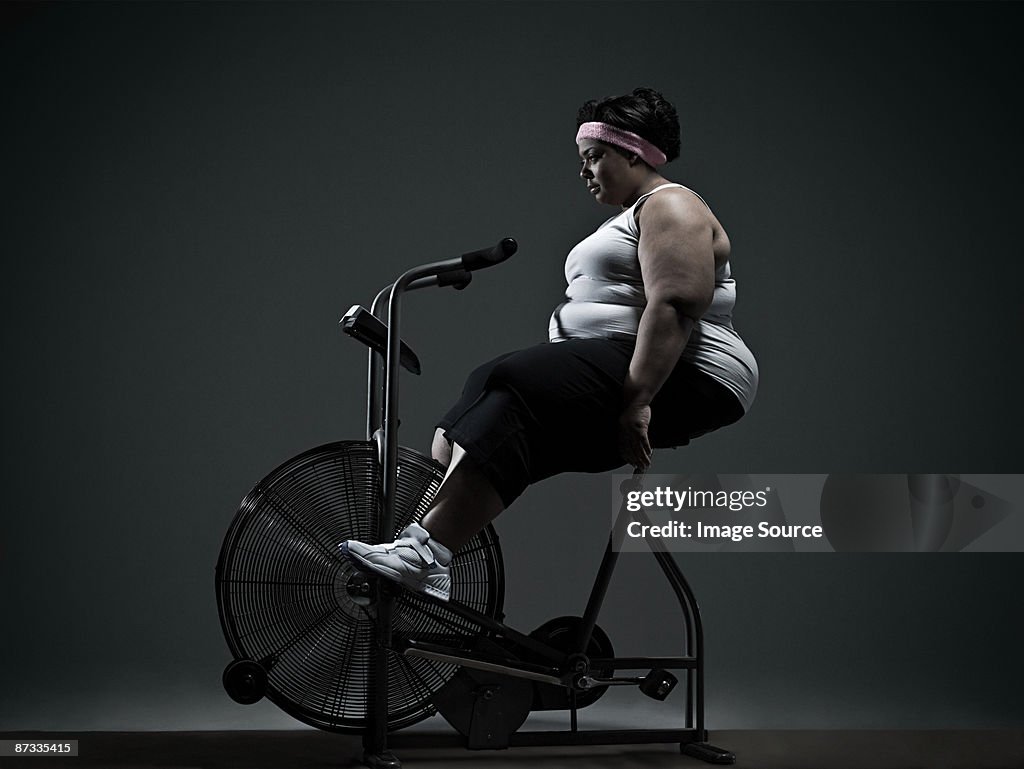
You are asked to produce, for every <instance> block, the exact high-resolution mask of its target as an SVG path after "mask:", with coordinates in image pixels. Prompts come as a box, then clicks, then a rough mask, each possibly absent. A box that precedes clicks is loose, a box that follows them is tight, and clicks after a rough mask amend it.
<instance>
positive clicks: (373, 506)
mask: <svg viewBox="0 0 1024 769" xmlns="http://www.w3.org/2000/svg"><path fill="white" fill-rule="evenodd" d="M516 249H517V245H516V242H515V241H514V240H512V239H511V238H506V239H504V240H502V241H500V242H499V243H498V244H497V245H496V246H494V247H492V248H487V249H481V250H479V251H474V252H470V253H467V254H464V255H463V256H462V257H460V258H455V259H449V260H445V261H439V262H433V263H430V264H425V265H422V266H419V267H415V268H413V269H411V270H408V271H407V272H405V273H403V274H402V275H401V276H400V277H399V278H398V279H397V280H396V281H395V282H394V283H392V284H390V285H388V286H386V287H385V288H384V289H382V290H381V291H380V292H379V293H378V294H377V296H376V298H375V299H374V301H373V303H372V305H371V308H370V310H367V309H366V308H364V307H361V306H358V305H357V306H354V307H352V308H351V309H350V310H349V311H348V312H347V313H346V314H345V316H344V318H342V321H341V325H342V328H343V330H344V331H345V332H346V333H347V334H348V335H350V336H352V337H353V338H355V339H357V340H358V341H360V342H362V343H363V344H365V345H366V346H367V347H369V360H368V374H367V404H366V405H367V422H366V439H365V440H359V441H342V442H337V443H330V444H326V445H323V446H319V447H317V448H314V449H310V450H309V451H306V452H304V453H302V454H300V455H298V456H296V457H294V458H293V459H290V460H288V461H287V462H285V463H284V464H282V465H281V466H280V467H278V468H277V469H276V470H274V471H273V472H271V473H270V474H269V475H268V476H267V477H265V478H264V479H263V480H261V481H260V482H259V483H257V484H256V486H255V487H254V488H253V489H252V491H250V492H249V493H248V494H247V495H246V496H245V498H244V499H243V500H242V503H241V505H240V507H239V509H238V511H237V513H236V514H235V517H234V519H233V521H232V523H231V526H230V528H229V529H228V532H227V534H226V536H225V539H224V543H223V546H222V548H221V552H220V558H219V560H218V563H217V570H216V589H217V606H218V611H219V614H220V620H221V625H222V627H223V630H224V634H225V637H226V639H227V643H228V646H229V647H230V650H231V653H232V654H233V656H234V660H233V661H232V662H231V663H230V664H229V665H228V666H227V668H226V669H225V671H224V675H223V684H224V687H225V689H226V690H227V692H228V694H229V695H230V696H231V697H232V699H234V700H235V701H237V702H239V703H243V704H251V703H254V702H257V701H259V700H260V699H262V698H263V697H267V698H268V699H269V700H270V701H272V702H273V703H274V704H275V705H277V706H278V707H279V708H281V709H282V710H284V711H285V712H286V713H288V714H290V715H291V716H293V717H294V718H296V719H298V720H300V721H302V722H304V723H307V724H310V725H312V726H315V727H318V728H320V729H324V730H327V731H333V732H340V733H357V734H360V735H362V743H363V749H364V753H363V762H364V763H365V764H366V765H367V766H370V767H388V768H395V767H400V766H401V762H400V761H399V760H398V759H397V758H396V757H395V755H394V754H393V753H391V752H390V750H389V748H392V747H452V746H462V747H466V748H469V749H471V750H480V749H502V748H508V747H515V746H528V745H529V746H549V745H550V746H555V745H619V744H646V743H677V744H679V746H680V749H681V752H683V753H684V754H687V755H690V756H694V757H696V758H700V759H702V760H704V761H708V762H711V763H718V764H728V763H733V761H734V760H735V757H734V756H733V754H731V753H730V752H728V751H726V750H723V749H721V748H716V747H714V746H712V745H709V744H708V743H707V742H706V740H707V731H706V730H705V727H704V641H703V630H702V626H701V619H700V611H699V609H698V607H697V603H696V600H695V599H694V596H693V592H692V591H691V589H690V587H689V585H688V584H687V582H686V580H685V578H684V577H683V575H682V573H681V572H680V570H679V568H678V566H677V565H676V563H675V560H674V559H673V558H672V557H671V555H670V554H669V553H668V552H667V551H666V550H665V548H664V546H663V545H662V544H661V542H660V541H659V540H657V539H649V540H648V544H649V545H650V547H651V550H652V553H653V554H654V557H655V558H656V559H657V562H658V565H659V566H660V567H661V570H662V572H663V573H664V575H665V577H666V578H667V579H668V581H669V584H670V585H671V587H672V590H673V592H674V593H675V595H676V598H677V599H678V601H679V606H680V609H681V611H682V615H683V626H684V627H683V631H682V633H681V636H680V642H681V646H682V652H681V654H680V656H676V657H616V656H615V653H614V650H613V649H612V645H611V641H610V639H609V638H608V636H607V634H606V633H605V632H604V631H603V630H602V629H601V628H600V626H598V625H597V617H598V613H599V611H600V609H601V604H602V602H603V600H604V597H605V594H606V592H607V589H608V585H609V582H610V580H611V577H612V572H613V570H614V568H615V563H616V560H617V557H618V548H617V545H618V544H619V543H621V541H622V537H623V536H624V533H625V526H626V525H627V523H628V516H627V515H626V514H624V511H620V514H619V516H618V519H617V521H616V522H615V525H614V526H613V530H612V533H611V534H610V536H609V541H608V545H607V548H606V549H605V553H604V558H603V560H602V561H601V565H600V568H599V570H598V573H597V576H596V578H595V580H594V585H593V589H592V591H591V594H590V598H589V601H588V602H587V606H586V608H585V610H584V612H583V614H582V616H563V617H556V618H554V619H552V620H550V621H548V622H545V623H544V624H543V625H541V626H540V627H538V628H537V629H535V630H533V631H532V632H530V633H521V632H519V631H517V630H515V629H513V628H511V627H509V626H508V625H506V624H505V623H504V622H503V620H504V613H503V599H504V568H503V564H502V557H501V548H500V546H499V543H498V536H497V534H496V533H495V531H494V528H493V526H491V525H488V526H487V527H486V528H485V529H484V530H483V531H481V532H480V533H478V534H477V535H476V536H475V537H474V538H473V539H472V540H471V541H470V542H469V543H468V544H467V545H465V546H464V547H463V548H462V549H461V550H459V552H458V553H456V554H455V557H454V559H453V561H452V564H451V567H450V568H451V578H452V589H451V599H450V600H449V601H447V602H446V601H441V600H438V599H435V598H432V597H430V596H428V595H425V594H420V593H415V592H412V591H409V590H406V589H404V588H403V587H402V586H400V585H398V584H396V583H393V582H391V581H389V580H384V579H379V578H378V577H376V576H375V575H370V574H365V573H362V572H360V571H359V570H358V569H356V568H355V567H354V566H353V565H352V564H351V563H350V562H349V561H348V559H346V558H344V557H343V556H342V555H341V554H340V552H339V550H338V545H339V543H341V542H342V541H344V540H346V539H358V540H362V541H368V542H385V541H390V540H392V539H394V538H395V536H396V534H397V532H399V531H401V530H402V529H404V528H405V527H406V526H407V525H408V524H409V523H411V522H413V521H418V520H419V519H420V518H421V517H422V516H423V515H424V514H425V513H426V511H427V509H428V508H429V506H430V502H431V500H432V499H433V497H434V494H435V493H436V491H437V489H438V487H439V486H440V484H441V481H442V480H443V478H444V471H445V468H444V467H443V466H442V465H441V464H440V463H438V462H435V461H434V460H432V459H429V458H427V457H425V456H423V455H421V454H419V453H417V452H415V451H412V450H410V449H406V448H403V447H399V445H398V424H399V422H398V393H399V387H398V377H399V368H400V367H401V368H404V369H406V370H408V371H410V372H411V373H413V374H419V373H420V370H421V367H420V362H419V359H418V358H417V356H416V354H415V353H414V352H413V351H412V350H411V349H410V348H409V347H408V346H407V345H406V344H405V343H404V342H402V340H401V337H400V320H401V299H402V297H403V295H404V294H405V293H406V292H408V291H412V290H417V289H421V288H427V287H443V286H451V287H454V288H457V289H462V288H465V287H466V286H467V285H469V283H470V281H471V279H472V276H473V272H474V271H476V270H479V269H482V268H486V267H490V266H492V265H495V264H498V263H500V262H503V261H504V260H506V259H508V258H509V257H510V256H512V255H513V254H514V253H515V252H516ZM385 311H386V323H385V322H384V321H383V320H382V318H383V317H384V316H385ZM641 477H642V476H641V474H639V473H636V474H634V476H633V478H632V479H631V480H629V481H626V482H625V484H624V486H625V485H631V487H637V488H638V484H639V483H640V480H641ZM624 496H625V495H624ZM635 515H636V514H634V517H635ZM640 515H641V516H642V513H641V514H640ZM642 522H643V521H642ZM672 670H676V671H680V670H681V671H684V673H683V675H685V678H686V682H685V685H684V687H683V688H684V690H685V702H684V704H683V707H682V709H681V710H682V713H681V716H682V721H683V723H682V725H681V726H680V727H678V728H670V729H623V730H597V731H595V730H581V729H579V725H578V720H577V712H578V710H579V709H581V708H584V707H587V706H588V705H591V704H593V703H594V702H596V701H597V700H598V699H599V698H600V697H601V696H602V695H603V694H604V693H605V692H606V691H607V690H608V688H609V687H611V686H634V687H637V688H638V689H639V690H640V691H641V692H642V693H643V694H645V695H647V696H649V697H652V698H653V699H655V700H664V699H665V698H666V697H668V695H669V694H670V693H671V692H672V691H673V689H674V688H675V687H676V684H677V683H678V678H677V677H676V675H674V674H673V673H672V672H670V671H672ZM644 671H646V672H644ZM625 672H633V673H634V675H624V674H623V673H625ZM538 710H564V711H568V712H569V729H568V730H565V731H534V732H523V731H519V728H520V727H521V726H522V725H523V723H524V722H525V721H526V718H527V716H528V715H529V713H530V712H531V711H538ZM436 713H440V714H441V715H442V716H443V717H444V718H445V720H446V721H448V723H449V724H451V726H452V727H453V728H454V730H455V731H454V733H449V734H433V733H419V732H417V733H408V732H407V733H405V734H400V733H398V732H399V730H401V729H403V728H404V727H407V726H410V725H412V724H414V723H416V722H418V721H421V720H423V719H425V718H428V717H430V716H432V715H434V714H436Z"/></svg>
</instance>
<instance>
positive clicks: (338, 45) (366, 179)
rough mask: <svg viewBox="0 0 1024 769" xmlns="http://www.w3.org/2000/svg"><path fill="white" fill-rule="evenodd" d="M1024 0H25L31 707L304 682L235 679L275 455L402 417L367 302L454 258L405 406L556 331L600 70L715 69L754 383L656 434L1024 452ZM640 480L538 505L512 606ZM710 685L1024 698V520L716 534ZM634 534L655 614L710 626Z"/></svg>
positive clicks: (12, 403) (1, 704)
mask: <svg viewBox="0 0 1024 769" xmlns="http://www.w3.org/2000/svg"><path fill="white" fill-rule="evenodd" d="M1019 15H1020V14H1019V6H1016V5H1013V4H1007V5H983V4H972V5H957V4H940V5H932V4H911V5H902V4H895V3H893V4H889V3H886V4H880V5H877V4H867V3H863V4H853V5H846V4H795V5H793V4H787V5H774V4H765V5H747V4H716V5H705V4H691V3H681V4H667V3H665V4H662V3H643V4H633V5H628V6H627V5H625V4H615V3H612V4H600V3H585V2H579V3H567V4H557V3H545V4H518V3H500V4H499V3H494V4H483V3H454V4H434V3H415V4H411V5H407V4H399V3H385V4H380V5H375V6H371V5H369V4H332V5H305V4H287V5H284V4H272V3H260V4H254V5H247V4H239V3H226V4H178V5H157V4H141V5H118V4H98V5H91V4H62V5H50V6H44V7H32V8H31V9H29V8H28V7H21V8H13V7H10V6H8V7H5V9H4V18H5V21H4V29H3V36H2V45H0V61H2V67H3V73H4V89H3V90H4V99H3V101H4V115H5V117H4V122H3V125H4V143H3V144H4V150H3V152H4V159H3V166H2V174H3V177H4V184H3V235H2V241H0V242H2V248H3V255H4V260H3V265H4V275H3V281H2V286H3V289H2V291H3V301H2V305H0V307H2V312H3V324H2V329H3V340H4V341H3V357H4V364H5V365H4V370H5V375H4V382H3V396H4V397H3V408H4V411H3V465H2V467H3V471H2V472H3V491H4V494H3V499H2V516H3V517H2V526H3V536H2V543H0V546H2V551H0V569H2V574H0V576H2V582H0V584H2V603H0V607H2V617H0V624H2V626H3V631H2V635H0V646H2V649H0V651H2V655H3V657H2V658H3V660H4V675H3V679H4V680H3V686H2V687H0V728H8V729H29V728H37V729H146V728H149V729H193V728H194V729H203V728H255V727H266V726H294V725H297V724H296V722H294V721H292V720H291V719H289V718H288V717H287V716H284V715H283V714H281V713H280V712H279V711H277V710H276V709H275V708H274V707H273V706H272V705H270V704H268V703H262V704H260V705H258V706H255V707H253V708H250V709H245V708H242V707H240V706H237V705H235V704H234V703H232V702H231V701H229V700H228V699H227V697H226V696H225V695H224V694H223V692H222V691H221V688H220V681H219V679H220V672H221V669H222V667H223V665H224V664H225V663H226V662H227V661H228V660H229V655H228V652H227V648H226V645H225V643H224V640H223V637H222V635H221V630H220V627H219V624H218V621H217V613H216V604H215V597H214V590H213V569H214V565H215V562H216V559H217V555H218V550H219V547H220V543H221V539H222V537H223V535H224V533H225V531H226V529H227V526H228V524H229V522H230V520H231V518H232V516H233V514H234V510H235V508H236V506H237V504H238V501H239V500H240V499H241V497H242V496H243V495H244V494H245V493H246V491H247V490H248V489H249V488H250V487H251V486H252V485H253V484H254V483H255V482H256V481H257V480H258V479H259V478H260V477H262V476H263V475H264V474H265V473H266V472H268V471H269V470H270V469H272V468H273V467H274V466H276V465H277V464H278V463H279V462H281V461H283V460H284V459H286V458H288V457H289V456H291V455H293V454H295V453H298V452H299V451H300V450H302V449H305V448H308V447H310V446H313V445H317V444H320V443H323V442H327V441H330V440H336V439H339V438H349V437H358V436H359V435H360V434H361V430H362V419H363V416H362V386H363V368H362V366H363V361H364V355H363V351H362V348H360V347H359V346H358V345H355V344H354V343H353V342H351V341H350V340H348V339H347V338H344V337H343V336H342V335H341V334H340V333H339V331H338V328H337V320H338V318H339V317H340V316H341V314H342V313H343V312H344V310H345V309H346V308H347V307H348V306H349V305H350V304H353V303H355V302H368V301H369V299H370V298H371V297H372V295H373V293H375V291H376V290H377V288H378V287H380V286H381V285H383V284H384V283H385V282H387V281H388V280H390V279H391V278H392V277H393V276H394V275H395V274H396V273H397V272H399V271H400V270H402V269H404V268H405V267H408V266H410V265H412V264H414V263H417V262H419V261H426V260H429V259H435V258H440V257H446V256H450V255H454V254H457V253H461V252H462V251H464V250H468V249H471V248H477V247H480V246H483V245H486V244H489V243H491V242H493V241H495V240H497V239H498V238H499V237H502V236H505V235H512V236H515V237H517V238H518V239H519V241H520V244H521V251H520V254H519V255H517V256H516V257H515V259H514V260H513V261H511V262H509V263H508V264H506V265H504V266H502V267H500V268H498V269H495V270H493V271H490V272H484V273H480V274H479V275H478V276H477V279H476V280H475V281H474V283H473V285H472V286H471V287H470V289H468V290H467V291H465V292H463V293H456V292H445V293H442V292H431V293H420V294H417V295H414V296H413V297H411V298H410V301H409V304H408V316H407V317H408V318H409V319H410V320H411V321H412V322H411V324H410V326H409V328H408V331H407V333H406V338H407V339H408V340H409V341H410V342H411V343H412V344H413V346H414V347H416V348H417V350H418V352H419V353H420V355H421V357H422V358H423V360H424V362H425V373H424V375H423V376H422V377H421V378H420V379H414V378H412V377H407V378H406V379H405V380H404V382H403V387H404V393H405V394H406V395H407V396H408V400H407V401H406V404H407V406H408V408H407V409H406V410H405V412H404V418H403V425H402V427H403V442H404V443H406V444H408V445H412V446H416V447H419V448H422V449H425V448H426V447H427V445H428V440H429V435H430V433H431V430H432V425H433V420H434V419H436V418H437V416H439V415H440V413H442V412H443V410H444V409H446V408H447V406H448V405H449V403H450V402H451V401H452V399H453V398H454V397H455V396H456V395H457V393H458V391H459V388H460V387H461V383H462V380H463V377H464V376H465V374H466V373H467V372H468V371H469V370H470V369H471V368H472V366H473V365H475V364H476V363H478V362H480V361H482V360H484V359H486V358H488V357H490V356H492V355H494V354H496V353H498V352H501V351H504V350H507V349H512V348H515V347H520V346H525V345H528V344H531V343H533V342H536V341H539V340H541V339H542V338H543V337H544V335H545V332H546V324H547V316H548V313H549V312H550V310H551V309H552V307H553V306H554V304H555V303H557V301H558V300H559V297H560V295H561V292H562V290H563V285H564V284H563V278H562V275H561V270H562V261H563V259H564V256H565V254H566V252H567V251H568V249H569V248H570V247H571V246H572V245H573V244H574V243H575V242H576V241H577V240H578V239H579V238H581V237H582V236H584V235H585V234H587V233H588V232H589V231H590V230H591V229H592V228H593V227H594V226H595V225H596V224H597V223H598V222H600V221H602V220H603V219H604V218H605V217H606V216H608V215H610V214H611V213H613V211H612V210H611V209H602V208H601V207H599V206H595V204H594V202H593V201H592V200H590V199H588V197H587V195H586V192H585V191H584V189H583V186H582V184H581V183H580V181H579V178H578V176H577V160H576V157H575V152H574V145H573V141H572V139H573V132H574V127H575V123H574V117H575V111H576V108H577V107H578V106H579V104H580V103H581V102H582V101H584V100H585V99H588V98H593V97H600V96H604V95H609V94H615V93H622V92H625V91H628V90H630V89H632V88H634V87H636V86H639V85H649V86H653V87H656V88H659V89H660V90H662V91H663V92H664V93H665V94H666V95H667V96H668V97H669V98H670V99H672V100H673V101H674V102H675V103H676V104H677V105H678V107H679V111H680V116H681V123H682V133H683V157H682V159H681V160H679V161H677V162H676V163H674V164H672V165H670V166H669V167H668V168H667V170H666V173H667V175H668V176H669V177H670V178H672V179H675V180H678V181H681V182H683V183H686V184H688V185H689V186H692V187H693V188H695V189H696V190H698V191H699V192H701V193H702V194H703V195H704V197H705V198H706V199H707V200H708V201H709V203H710V204H711V206H712V207H713V208H714V210H715V211H716V213H717V214H718V216H719V218H720V219H721V221H722V222H723V223H724V225H725V227H726V228H727V229H728V231H729V233H730V236H731V238H732V241H733V264H734V272H735V275H736V277H737V280H738V285H739V292H740V300H739V304H738V307H737V313H736V325H737V328H738V329H739V330H740V332H741V333H742V334H743V336H744V337H745V339H747V340H748V342H749V344H750V346H751V348H752V349H753V350H754V351H755V352H756V354H757V356H758V359H759V361H760V364H761V372H762V384H761V390H760V393H759V395H758V400H757V403H756V405H755V407H754V409H753V411H752V412H751V413H750V414H749V415H748V416H747V417H746V418H745V419H743V420H742V421H741V422H740V423H739V424H737V425H735V426H733V427H731V428H728V429H726V430H723V431H721V432H720V433H717V434H714V435H711V436H707V437H705V438H703V439H701V440H699V441H697V442H695V443H694V444H693V445H692V446H691V447H689V448H686V449H682V450H678V451H675V452H665V453H663V454H662V455H661V456H659V457H658V458H657V462H656V465H655V470H656V471H658V472H665V473H673V472H681V471H688V470H694V471H699V472H723V473H726V472H728V473H769V472H776V473H787V472H821V473H825V472H892V473H902V472H963V473H1008V472H1015V471H1019V470H1020V469H1021V468H1020V456H1021V452H1020V449H1019V439H1020V435H1021V427H1022V407H1021V402H1020V398H1019V394H1018V391H1019V387H1020V381H1021V364H1020V360H1019V358H1020V356H1019V341H1018V332H1019V330H1020V327H1021V301H1020V295H1019V291H1020V287H1021V285H1022V284H1024V283H1022V271H1024V268H1022V264H1021V249H1020V246H1019V231H1018V229H1019V228H1018V225H1017V224H1016V222H1017V221H1019V214H1020V209H1021V198H1022V193H1021V185H1020V181H1019V173H1020V169H1021V144H1020V132H1021V126H1020V118H1019V99H1018V96H1017V94H1018V93H1019V82H1020V76H1021V63H1020V57H1019V54H1018V53H1016V50H1017V49H1016V42H1017V41H1016V30H1017V29H1019V26H1018V20H1019ZM609 489H610V484H609V480H608V478H607V477H604V476H596V477H589V476H566V477H562V478H558V479H554V480H552V481H550V482H547V483H545V484H542V485H540V486H538V487H535V488H533V489H531V490H529V491H528V493H527V494H526V495H525V496H524V497H523V498H522V499H521V500H520V502H519V503H517V505H516V506H515V508H514V509H513V510H511V511H509V512H508V513H506V514H505V516H503V517H502V518H501V519H500V521H499V526H498V528H499V530H500V532H501V535H502V543H503V545H504V549H505V558H506V563H507V572H508V594H507V600H506V603H507V608H508V615H509V619H510V621H511V622H512V623H513V624H515V625H516V626H517V627H520V628H523V629H529V628H531V627H534V626H536V625H538V624H540V622H542V621H543V620H545V619H547V618H548V617H550V616H552V615H554V614H563V613H574V612H579V611H582V608H583V603H584V600H585V596H586V593H587V590H588V581H589V579H590V577H591V574H592V572H593V570H594V569H595V568H596V564H597V560H598V558H599V555H600V551H601V549H602V547H603V543H604V539H605V537H606V536H607V506H608V505H607V499H608V493H609ZM677 557H678V558H679V559H680V561H682V562H684V563H683V565H684V568H685V570H686V573H687V574H688V575H689V577H690V579H691V581H692V583H693V586H694V588H695V590H696V591H697V594H698V596H699V598H700V601H701V604H702V606H703V609H704V613H705V623H706V627H707V642H708V647H709V653H710V662H709V671H708V676H707V678H708V685H709V724H710V725H711V726H712V727H717V728H730V727H741V728H742V727H789V728H814V727H823V726H836V727H848V728H857V727H887V728H913V727H953V726H958V727H999V726H1010V725H1020V723H1021V720H1022V715H1024V706H1022V705H1021V699H1020V698H1019V697H1018V696H1017V694H1018V693H1017V691H1016V689H1017V687H1018V686H1019V682H1020V681H1021V680H1024V668H1022V663H1021V657H1020V654H1019V646H1020V644H1021V642H1022V640H1024V633H1022V628H1021V621H1020V619H1018V617H1017V610H1018V609H1019V600H1018V598H1017V591H1018V589H1019V584H1020V578H1021V568H1020V567H1021V557H1020V556H1019V555H984V556H980V555H956V556H949V555H945V556H940V555H935V556H929V555H909V554H904V555H889V556H881V555H879V556H851V555H846V556H840V555H805V556H784V555H779V556H772V555H761V556H754V555H748V556H743V555H733V556H715V555H700V556H697V555H693V556H683V555H679V556H677ZM649 560H650V559H646V558H644V557H642V556H640V555H633V556H627V557H624V558H623V563H622V565H621V571H620V573H619V574H618V575H617V580H616V582H615V584H614V588H613V595H612V597H611V598H610V603H609V605H608V608H607V612H606V615H605V617H604V618H603V619H602V624H603V625H604V626H605V627H606V629H607V630H608V632H609V634H610V635H611V636H612V640H613V641H614V642H615V644H616V647H617V651H620V652H623V653H627V654H628V653H656V652H659V651H663V652H672V651H675V649H674V647H673V646H672V643H671V641H672V637H673V634H674V632H675V628H676V627H677V626H676V625H675V624H674V622H675V614H674V613H673V612H672V609H671V606H670V605H669V604H668V603H667V602H666V599H667V598H668V590H667V587H665V586H664V585H663V584H662V582H661V581H660V579H659V577H658V574H657V573H656V572H655V571H654V568H653V562H650V563H649V562H648V561H649Z"/></svg>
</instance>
